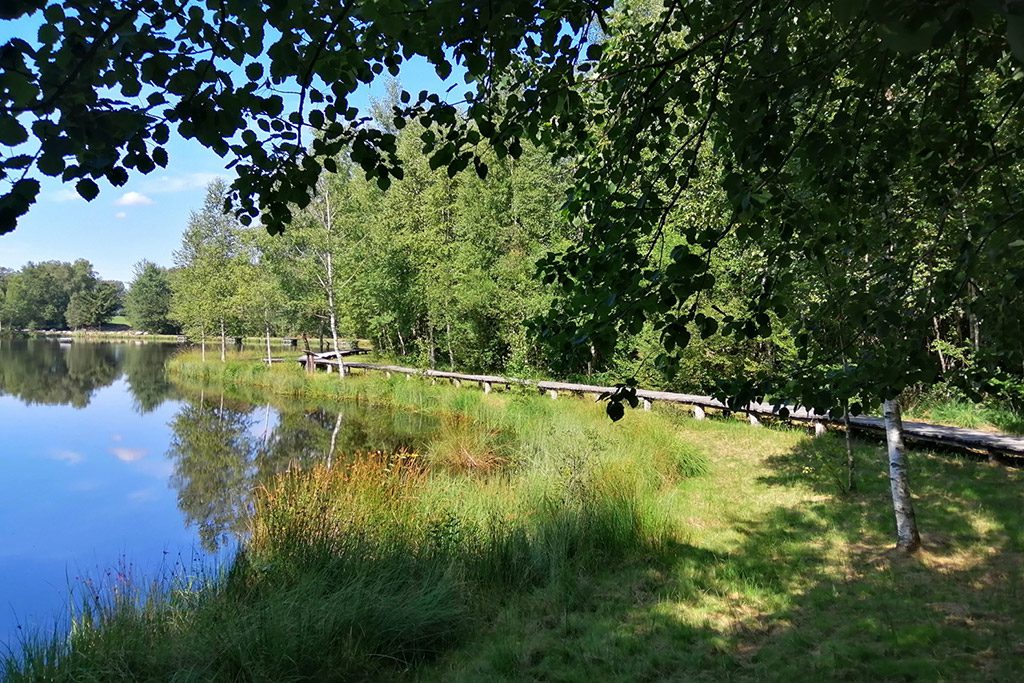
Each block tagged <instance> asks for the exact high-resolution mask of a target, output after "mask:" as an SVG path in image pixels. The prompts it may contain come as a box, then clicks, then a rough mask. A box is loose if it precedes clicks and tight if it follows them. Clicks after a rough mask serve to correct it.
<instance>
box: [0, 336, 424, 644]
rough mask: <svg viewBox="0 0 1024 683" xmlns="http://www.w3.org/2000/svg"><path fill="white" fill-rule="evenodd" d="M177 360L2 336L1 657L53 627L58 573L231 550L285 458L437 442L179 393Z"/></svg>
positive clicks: (334, 415) (62, 582) (61, 576)
mask: <svg viewBox="0 0 1024 683" xmlns="http://www.w3.org/2000/svg"><path fill="white" fill-rule="evenodd" d="M175 351H176V347H175V346H174V345H164V344H152V343H150V344H135V343H89V342H83V341H76V342H74V343H73V344H71V345H70V346H60V345H58V344H57V343H56V342H54V341H47V340H32V339H30V340H15V341H9V340H0V482H3V484H4V498H3V504H2V505H0V539H2V541H3V542H2V543H0V577H2V578H3V581H0V649H3V648H4V647H5V645H7V644H13V643H15V642H16V641H17V638H18V637H19V634H25V633H31V632H33V631H34V630H39V629H41V630H43V631H47V630H48V629H52V625H53V623H54V622H53V619H54V617H55V616H58V615H60V614H61V613H62V612H64V613H66V611H67V606H68V605H67V589H68V584H69V579H70V580H71V581H72V582H73V581H75V580H77V579H75V578H74V577H79V576H87V575H93V576H97V575H102V574H103V572H104V571H105V570H106V569H107V568H110V567H116V566H118V565H119V564H121V563H131V564H132V565H133V566H134V567H135V568H136V570H137V572H138V576H140V577H147V578H148V577H157V576H160V575H161V572H162V571H163V570H164V569H165V568H166V564H167V562H173V561H174V558H195V557H196V556H197V555H196V554H195V551H198V550H199V549H200V548H202V549H204V550H205V551H214V550H219V551H222V552H217V554H216V555H215V556H214V558H217V557H221V558H223V557H227V556H229V555H230V549H231V547H232V546H233V545H234V543H235V539H236V538H237V537H238V535H240V534H242V533H244V530H245V528H246V522H245V517H246V513H247V512H248V510H249V507H250V506H251V504H252V492H253V491H254V490H255V489H256V488H257V487H258V486H259V485H260V484H261V483H262V482H265V481H267V480H268V479H269V478H270V477H271V476H273V475H274V474H275V473H277V472H280V471H282V470H284V469H286V468H287V467H289V466H290V465H292V464H293V463H294V464H297V465H309V464H311V463H316V462H328V461H334V462H336V463H341V462H343V461H344V459H345V458H347V457H349V456H351V455H353V454H355V453H359V452H366V451H385V452H392V451H396V450H400V449H408V450H418V451H422V450H423V448H424V446H425V443H426V441H427V440H428V439H430V438H432V435H433V434H435V433H436V427H437V425H436V423H435V422H434V420H433V419H432V418H430V417H428V416H424V415H420V414H418V413H415V412H408V413H406V412H399V411H395V410H390V409H387V408H382V407H380V406H375V405H369V404H367V403H365V402H362V403H356V402H347V403H342V404H337V405H308V404H303V403H301V402H296V401H285V400H279V399H269V401H270V402H269V403H268V398H267V397H266V396H264V395H262V394H259V393H253V394H248V395H245V394H240V393H237V392H236V391H234V390H232V391H230V392H228V393H227V394H222V393H221V392H220V391H219V390H218V391H216V392H214V391H211V390H210V389H209V388H207V389H205V390H203V389H201V388H195V389H188V388H178V387H175V386H172V385H171V384H170V383H169V382H168V380H167V378H166V376H165V360H166V358H167V357H169V356H170V355H171V354H172V353H174V352H175ZM198 556H199V557H200V559H201V560H203V561H205V559H207V558H209V555H208V554H207V553H205V552H200V553H198ZM193 561H194V559H193Z"/></svg>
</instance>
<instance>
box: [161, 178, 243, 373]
mask: <svg viewBox="0 0 1024 683" xmlns="http://www.w3.org/2000/svg"><path fill="white" fill-rule="evenodd" d="M226 191H227V187H226V185H225V184H224V182H223V181H221V180H215V181H214V182H212V183H210V185H209V186H208V187H207V188H206V199H205V201H204V203H203V206H202V208H201V209H200V210H199V211H194V212H193V213H192V214H191V216H190V217H189V221H188V226H187V227H186V228H185V233H184V235H183V237H182V244H181V247H180V248H179V249H178V250H177V251H175V252H174V263H175V265H176V266H177V271H176V272H175V274H174V277H173V278H172V279H171V289H172V298H171V312H170V317H171V318H172V319H174V320H176V321H178V322H179V323H181V325H182V326H183V327H184V328H185V330H186V331H187V332H188V333H190V334H192V335H194V336H198V337H199V340H200V344H201V345H202V350H203V358H204V359H205V358H206V338H207V335H209V334H211V333H212V334H215V335H218V336H219V338H220V358H221V360H222V361H223V360H225V357H226V353H227V335H228V332H229V330H230V331H234V329H235V328H236V327H237V325H238V304H239V300H238V291H239V286H240V277H239V276H240V275H241V273H240V270H239V266H240V259H242V258H244V255H242V254H241V253H240V243H239V231H240V226H239V225H238V222H237V221H236V220H235V219H234V217H232V216H231V215H230V214H227V213H225V212H224V194H225V192H226Z"/></svg>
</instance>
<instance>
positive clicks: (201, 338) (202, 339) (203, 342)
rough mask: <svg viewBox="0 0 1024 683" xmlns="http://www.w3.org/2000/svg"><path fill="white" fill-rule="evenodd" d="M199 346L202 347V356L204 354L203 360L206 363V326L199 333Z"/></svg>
mask: <svg viewBox="0 0 1024 683" xmlns="http://www.w3.org/2000/svg"><path fill="white" fill-rule="evenodd" d="M199 346H200V348H202V351H201V353H202V356H203V362H204V363H205V362H206V329H205V328H204V329H203V330H202V331H201V332H200V333H199Z"/></svg>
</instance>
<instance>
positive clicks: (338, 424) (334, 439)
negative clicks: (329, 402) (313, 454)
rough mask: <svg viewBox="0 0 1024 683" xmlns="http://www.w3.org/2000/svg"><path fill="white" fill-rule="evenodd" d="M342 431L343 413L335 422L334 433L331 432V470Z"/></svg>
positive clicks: (328, 462)
mask: <svg viewBox="0 0 1024 683" xmlns="http://www.w3.org/2000/svg"><path fill="white" fill-rule="evenodd" d="M340 431H341V412H340V411H339V412H338V419H337V420H335V421H334V431H332V432H331V450H329V451H328V452H327V469H331V464H332V463H333V461H334V450H335V449H336V448H337V447H338V432H340Z"/></svg>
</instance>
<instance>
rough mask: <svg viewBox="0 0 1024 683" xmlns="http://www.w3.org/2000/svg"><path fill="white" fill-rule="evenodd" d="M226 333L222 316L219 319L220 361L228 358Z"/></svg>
mask: <svg viewBox="0 0 1024 683" xmlns="http://www.w3.org/2000/svg"><path fill="white" fill-rule="evenodd" d="M227 354H228V333H227V330H226V329H225V326H224V318H221V319H220V362H221V363H223V362H224V361H226V360H227V358H228V355H227Z"/></svg>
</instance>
